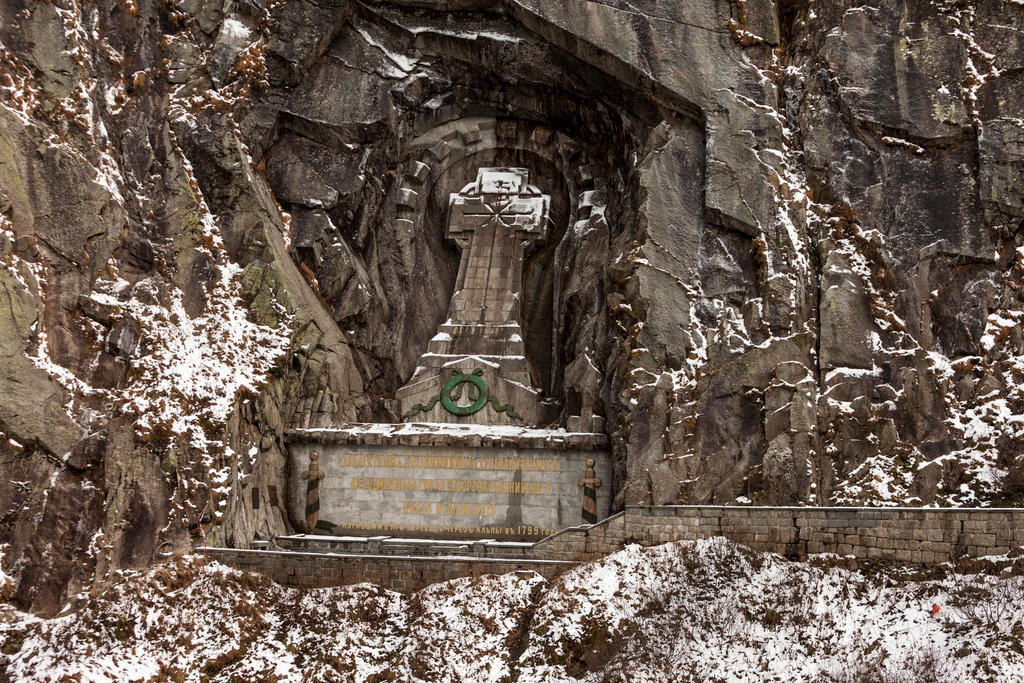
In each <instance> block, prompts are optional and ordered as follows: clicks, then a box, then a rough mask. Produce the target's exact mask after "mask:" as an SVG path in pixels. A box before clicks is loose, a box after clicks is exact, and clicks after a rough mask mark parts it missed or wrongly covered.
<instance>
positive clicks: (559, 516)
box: [289, 425, 612, 541]
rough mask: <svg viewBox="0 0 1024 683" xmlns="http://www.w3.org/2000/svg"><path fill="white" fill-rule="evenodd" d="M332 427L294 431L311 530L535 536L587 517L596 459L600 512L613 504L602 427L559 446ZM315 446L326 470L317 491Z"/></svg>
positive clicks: (296, 494) (298, 503)
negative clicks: (338, 432)
mask: <svg viewBox="0 0 1024 683" xmlns="http://www.w3.org/2000/svg"><path fill="white" fill-rule="evenodd" d="M430 429H431V430H437V429H439V428H438V427H437V426H436V425H434V426H431V427H430ZM520 431H521V435H522V434H526V435H528V434H529V433H531V432H536V433H543V432H542V430H520ZM563 433H564V432H563ZM342 434H344V432H342ZM331 435H332V432H331V430H308V432H306V433H302V434H298V433H296V434H295V435H294V437H293V438H294V439H295V440H296V442H294V443H293V444H292V446H291V448H290V449H289V463H290V470H291V471H292V472H293V473H294V476H293V477H292V478H291V482H290V487H291V491H290V495H289V508H290V512H291V514H292V516H293V518H294V519H295V520H297V521H296V525H297V526H298V527H299V528H304V530H306V531H308V532H310V533H314V534H328V535H356V536H365V535H371V536H375V535H382V534H387V535H395V536H409V537H414V538H415V537H428V536H429V537H433V538H463V539H473V538H494V539H500V540H523V541H537V540H540V539H541V538H543V537H545V536H548V535H551V534H553V533H556V532H557V531H558V530H560V529H564V528H566V527H570V526H575V525H578V524H580V523H581V522H583V521H585V520H584V517H583V506H584V499H585V497H586V492H585V488H586V487H585V486H583V485H582V484H581V480H583V479H586V478H587V477H588V465H589V466H590V467H591V468H592V472H591V473H590V474H589V476H590V477H596V479H598V480H600V481H601V483H602V485H601V486H597V487H595V488H596V501H595V502H596V515H597V519H603V518H604V517H607V516H608V514H609V511H610V494H609V493H608V491H609V490H610V488H611V477H612V472H611V460H610V458H609V456H608V454H607V453H605V452H603V451H600V450H593V445H594V442H593V439H594V438H596V437H598V435H576V436H577V437H580V438H577V439H575V440H569V441H566V442H562V443H560V444H557V446H556V447H554V448H552V447H551V446H547V447H543V446H542V444H539V443H535V441H532V440H530V438H529V437H524V438H523V439H509V440H507V441H500V440H499V441H497V442H494V441H492V440H489V443H488V444H487V445H484V444H482V443H481V441H480V440H479V439H477V440H475V441H476V443H475V445H474V443H473V440H469V439H466V438H461V439H460V438H456V437H453V436H451V435H449V436H448V437H447V438H446V435H445V434H443V433H441V434H436V433H429V432H425V433H424V434H422V435H421V436H422V437H423V440H424V441H429V443H408V442H406V443H401V440H400V439H398V438H392V439H383V441H384V442H383V443H380V442H379V441H381V439H379V438H365V437H367V435H366V434H365V433H363V434H361V435H359V436H358V437H354V438H352V439H346V438H333V439H332V438H331ZM469 435H471V432H467V433H466V436H469ZM477 436H479V434H477ZM588 437H591V438H588ZM367 441H378V443H367ZM417 441H419V439H417ZM312 452H317V453H318V456H317V468H316V470H317V471H318V472H319V473H322V477H319V478H318V479H317V480H316V483H315V486H313V487H312V488H315V489H316V491H315V494H314V495H313V497H312V498H311V497H310V494H309V491H310V490H311V485H310V481H311V479H310V475H309V472H310V469H309V464H310V462H311V459H310V454H311V453H312ZM602 489H603V490H602ZM314 509H315V511H316V517H315V519H314V518H313V517H311V516H310V513H311V511H313V510H314ZM303 522H305V523H303Z"/></svg>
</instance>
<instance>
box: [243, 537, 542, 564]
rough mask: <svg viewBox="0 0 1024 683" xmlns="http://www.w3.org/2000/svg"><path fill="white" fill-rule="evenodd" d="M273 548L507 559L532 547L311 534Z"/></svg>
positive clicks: (284, 539)
mask: <svg viewBox="0 0 1024 683" xmlns="http://www.w3.org/2000/svg"><path fill="white" fill-rule="evenodd" d="M277 544H278V545H279V546H280V547H281V548H284V549H286V550H295V551H316V552H327V553H344V554H365V555H396V556H398V555H401V556H419V557H425V556H430V557H433V556H445V557H453V556H457V557H491V558H499V557H500V558H508V559H518V558H524V557H530V555H531V552H532V549H533V545H534V544H533V543H519V542H511V541H495V540H491V539H484V540H478V541H452V540H441V539H430V538H405V537H397V536H320V535H315V534H294V535H290V536H278V537H277ZM260 545H263V543H260Z"/></svg>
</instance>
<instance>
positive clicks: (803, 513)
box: [534, 505, 1024, 564]
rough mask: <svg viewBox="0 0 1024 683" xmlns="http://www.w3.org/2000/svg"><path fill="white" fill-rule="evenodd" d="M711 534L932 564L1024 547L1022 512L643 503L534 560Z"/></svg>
mask: <svg viewBox="0 0 1024 683" xmlns="http://www.w3.org/2000/svg"><path fill="white" fill-rule="evenodd" d="M712 536H724V537H726V538H728V539H730V540H733V541H736V542H737V543H742V544H744V545H747V546H749V547H750V548H752V549H754V550H758V551H763V552H773V553H779V554H781V555H785V556H787V557H790V558H794V559H803V558H806V557H807V555H808V554H816V553H835V554H838V555H843V556H852V557H854V558H856V559H858V560H888V561H893V562H900V563H905V564H931V563H937V562H946V561H948V560H952V559H956V558H959V557H961V556H964V555H967V556H971V557H981V556H985V555H1000V554H1004V553H1007V552H1010V551H1011V550H1013V549H1015V548H1019V547H1021V546H1024V509H967V508H810V507H777V508H775V507H731V506H671V505H663V506H637V507H629V508H627V509H626V510H625V511H624V512H621V513H619V514H617V515H614V516H612V517H610V518H608V519H607V520H604V521H603V522H601V523H599V524H596V525H593V526H589V527H588V526H581V527H574V528H572V529H566V530H564V531H562V532H560V533H558V534H555V535H554V536H551V537H549V538H546V539H544V540H543V541H541V542H540V543H538V544H536V545H535V546H534V555H535V556H536V557H545V558H550V559H561V560H576V561H590V560H594V559H597V558H599V557H602V556H604V555H607V554H608V553H611V552H614V551H616V550H618V549H620V548H622V547H623V546H624V545H626V544H628V543H639V544H641V545H656V544H659V543H666V542H668V541H680V540H697V539H704V538H711V537H712Z"/></svg>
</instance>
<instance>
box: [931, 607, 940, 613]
mask: <svg viewBox="0 0 1024 683" xmlns="http://www.w3.org/2000/svg"><path fill="white" fill-rule="evenodd" d="M938 613H939V606H938V605H932V614H938Z"/></svg>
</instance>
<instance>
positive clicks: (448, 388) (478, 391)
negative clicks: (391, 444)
mask: <svg viewBox="0 0 1024 683" xmlns="http://www.w3.org/2000/svg"><path fill="white" fill-rule="evenodd" d="M467 384H468V385H469V386H468V387H467V386H466V385H467ZM464 391H465V392H466V397H467V398H468V399H469V400H470V401H471V403H470V404H469V405H468V406H460V405H459V399H461V398H462V394H463V392H464ZM438 401H440V402H441V406H442V407H443V408H444V409H445V410H447V411H448V412H449V413H451V414H452V415H458V416H460V417H465V416H466V415H472V414H473V413H476V412H479V411H481V410H483V407H484V406H486V405H487V404H488V403H489V404H490V405H491V408H493V409H494V411H495V412H498V413H505V414H506V415H508V416H509V417H510V418H511V419H513V420H522V419H523V417H522V415H520V414H519V413H517V412H516V411H515V409H514V408H513V407H512V406H510V405H502V403H501V402H500V401H498V400H497V399H496V398H495V397H494V396H491V395H490V391H489V390H488V388H487V382H485V381H484V371H483V370H481V369H480V368H477V369H476V370H474V371H473V372H472V373H468V374H467V373H464V372H462V370H460V369H458V368H455V369H454V370H453V371H452V376H451V378H450V379H449V380H448V381H447V382H445V383H444V386H442V387H441V393H439V394H438V395H437V396H434V397H432V398H431V399H430V400H429V401H428V402H427V404H426V405H423V404H422V403H417V404H416V405H414V406H413V407H412V409H411V410H410V411H409V412H407V413H406V414H405V415H402V419H403V420H408V419H409V418H411V417H415V416H416V415H419V414H420V413H428V412H430V410H431V409H433V407H434V406H435V405H437V402H438Z"/></svg>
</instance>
